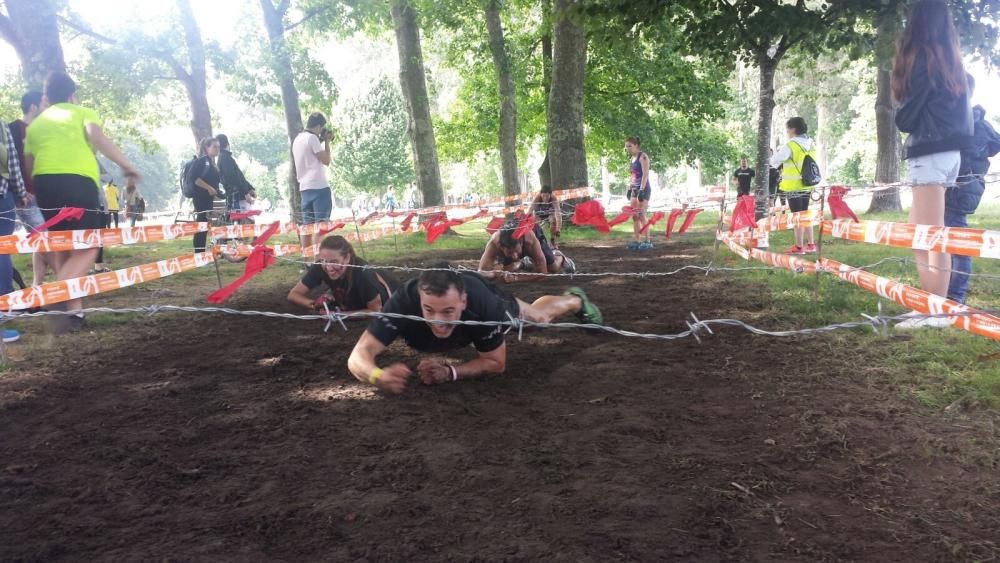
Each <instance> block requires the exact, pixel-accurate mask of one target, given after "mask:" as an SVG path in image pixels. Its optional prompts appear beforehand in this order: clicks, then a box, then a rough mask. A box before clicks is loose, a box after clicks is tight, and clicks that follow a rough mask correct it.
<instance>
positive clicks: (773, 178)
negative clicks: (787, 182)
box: [767, 149, 788, 207]
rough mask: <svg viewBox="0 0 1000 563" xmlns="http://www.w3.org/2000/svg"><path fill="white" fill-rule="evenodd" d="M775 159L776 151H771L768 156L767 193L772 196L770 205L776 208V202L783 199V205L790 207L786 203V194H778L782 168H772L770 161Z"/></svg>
mask: <svg viewBox="0 0 1000 563" xmlns="http://www.w3.org/2000/svg"><path fill="white" fill-rule="evenodd" d="M772 158H774V149H771V152H770V154H769V155H768V167H767V193H768V194H770V195H769V198H770V205H771V207H774V205H775V203H777V202H776V201H775V200H776V199H777V198H781V205H788V203H787V202H786V201H785V194H783V193H779V192H778V183H779V182H781V167H780V166H779V167H777V168H775V167H773V166H770V159H772Z"/></svg>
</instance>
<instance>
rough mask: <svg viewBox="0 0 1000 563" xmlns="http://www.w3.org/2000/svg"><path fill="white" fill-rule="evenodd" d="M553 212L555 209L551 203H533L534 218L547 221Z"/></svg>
mask: <svg viewBox="0 0 1000 563" xmlns="http://www.w3.org/2000/svg"><path fill="white" fill-rule="evenodd" d="M554 212H555V209H554V207H553V205H552V202H551V201H549V202H548V203H546V202H544V201H536V202H535V217H538V218H539V219H548V218H549V217H551V216H552V214H553V213H554Z"/></svg>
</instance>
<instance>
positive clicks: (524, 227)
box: [514, 215, 535, 240]
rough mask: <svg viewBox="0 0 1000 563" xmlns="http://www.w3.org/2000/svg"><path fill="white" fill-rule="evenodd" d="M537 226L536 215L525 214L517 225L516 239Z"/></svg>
mask: <svg viewBox="0 0 1000 563" xmlns="http://www.w3.org/2000/svg"><path fill="white" fill-rule="evenodd" d="M534 228H535V216H534V215H525V216H524V217H522V218H521V222H520V223H519V224H518V225H517V229H515V230H514V240H517V239H519V238H521V237H523V236H524V235H525V234H527V233H528V231H530V230H532V229H534Z"/></svg>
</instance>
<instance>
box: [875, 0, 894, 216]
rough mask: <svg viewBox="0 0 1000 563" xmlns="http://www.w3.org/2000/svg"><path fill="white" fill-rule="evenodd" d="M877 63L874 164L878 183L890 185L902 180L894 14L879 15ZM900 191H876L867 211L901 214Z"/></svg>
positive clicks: (876, 47) (876, 48)
mask: <svg viewBox="0 0 1000 563" xmlns="http://www.w3.org/2000/svg"><path fill="white" fill-rule="evenodd" d="M876 26H877V27H876V34H877V35H876V45H875V64H876V65H877V66H878V78H877V80H876V89H877V92H876V95H875V133H876V137H877V139H878V155H877V157H876V162H875V182H876V183H886V184H891V183H895V182H898V181H899V161H900V152H901V143H900V139H899V130H898V129H896V110H895V108H894V107H893V104H892V89H891V86H892V58H893V54H894V44H895V41H896V35H897V34H898V33H899V21H898V20H897V19H896V14H895V12H892V11H889V12H885V13H882V14H880V15H879V16H878V21H877V22H876ZM901 209H902V205H901V203H900V201H899V190H898V189H897V188H892V189H889V190H884V191H880V192H876V194H875V195H874V196H873V197H872V202H871V205H870V206H869V207H868V212H869V213H873V212H877V211H899V210H901Z"/></svg>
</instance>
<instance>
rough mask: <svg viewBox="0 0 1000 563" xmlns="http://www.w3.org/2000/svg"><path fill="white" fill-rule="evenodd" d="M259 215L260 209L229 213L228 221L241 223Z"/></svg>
mask: <svg viewBox="0 0 1000 563" xmlns="http://www.w3.org/2000/svg"><path fill="white" fill-rule="evenodd" d="M257 215H260V209H254V210H252V211H230V212H229V220H230V221H242V220H244V219H249V218H251V217H256V216H257Z"/></svg>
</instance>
